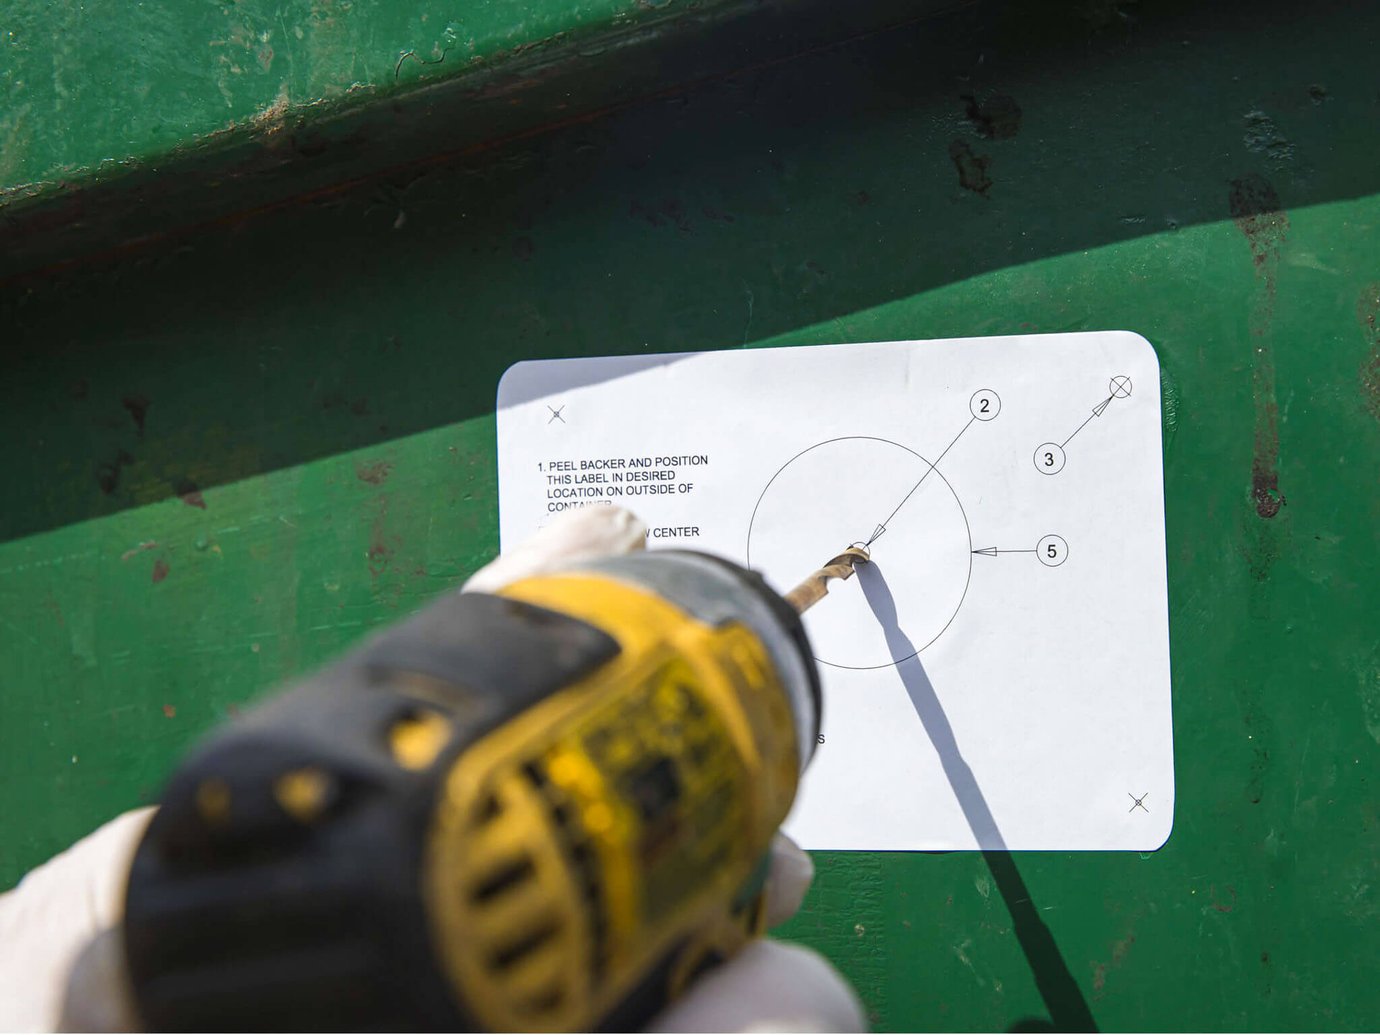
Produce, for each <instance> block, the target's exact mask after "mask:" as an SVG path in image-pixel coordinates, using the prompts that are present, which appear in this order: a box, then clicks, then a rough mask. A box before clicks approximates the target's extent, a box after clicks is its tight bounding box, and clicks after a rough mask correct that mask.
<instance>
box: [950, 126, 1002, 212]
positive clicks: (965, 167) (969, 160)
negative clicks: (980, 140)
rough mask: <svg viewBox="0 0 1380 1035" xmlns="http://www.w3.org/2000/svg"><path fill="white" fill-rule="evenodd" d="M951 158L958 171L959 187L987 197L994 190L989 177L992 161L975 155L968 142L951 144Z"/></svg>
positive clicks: (957, 141) (962, 141) (956, 141)
mask: <svg viewBox="0 0 1380 1035" xmlns="http://www.w3.org/2000/svg"><path fill="white" fill-rule="evenodd" d="M949 158H950V159H952V161H953V163H954V168H955V169H957V170H958V182H959V186H961V187H963V188H964V189H965V190H970V191H972V192H973V193H974V194H981V195H982V196H983V197H984V198H985V197H987V192H988V191H989V190H991V189H992V178H991V177H990V176H988V175H987V167H988V165H990V164H991V162H992V160H991V159H990V158H988V157H987V156H986V155H979V154H974V153H973V149H972V148H971V147H969V146H968V142H967V141H966V140H955V141H952V142H951V143H950V144H949Z"/></svg>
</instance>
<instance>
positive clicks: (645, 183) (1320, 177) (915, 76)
mask: <svg viewBox="0 0 1380 1035" xmlns="http://www.w3.org/2000/svg"><path fill="white" fill-rule="evenodd" d="M1189 6H1190V5H1183V6H1182V7H1179V8H1175V9H1164V8H1161V9H1158V10H1156V11H1149V10H1144V9H1142V8H1140V7H1136V6H1134V5H1130V4H1122V3H1114V2H1110V0H1109V2H1105V3H1102V2H1098V3H1080V4H1067V5H1065V4H1044V5H1036V6H1035V7H1033V8H1032V7H1028V8H1027V9H1026V10H1024V11H1022V12H1012V11H1009V10H1004V9H1002V8H1001V7H1000V5H993V6H986V5H981V6H977V7H974V8H971V9H965V10H963V11H959V12H957V13H954V14H950V15H947V16H944V17H942V18H938V19H926V20H921V21H917V22H914V23H911V24H905V25H901V26H897V27H894V28H891V29H888V30H886V31H881V32H876V33H871V34H867V35H864V36H860V37H857V38H853V39H850V40H847V41H844V42H841V43H839V44H838V45H835V46H831V47H824V48H816V49H813V50H811V51H809V52H807V53H802V54H799V55H798V56H797V57H795V58H793V59H790V60H778V59H775V58H774V59H773V60H771V61H769V62H765V63H763V62H757V63H752V62H747V61H743V62H739V64H740V65H741V68H742V70H741V71H739V72H737V73H735V74H731V75H723V76H717V77H713V78H710V79H708V80H705V81H701V82H697V83H695V84H694V85H692V86H689V87H686V88H684V89H678V90H668V91H665V92H664V93H661V94H659V95H656V96H652V97H649V98H648V99H646V100H644V101H642V102H640V103H637V104H628V105H623V106H620V107H618V108H616V109H614V110H611V111H608V112H605V113H602V114H600V115H599V116H598V117H592V118H588V119H582V120H578V121H576V122H573V123H571V124H569V125H563V126H555V127H551V128H549V129H547V130H545V131H543V132H541V133H530V134H528V133H524V134H522V135H520V136H519V137H516V138H512V139H506V140H495V142H494V143H493V144H492V146H489V147H487V148H486V149H484V150H482V151H476V152H469V153H467V154H465V155H462V156H455V157H453V158H451V159H448V160H445V161H437V162H431V163H427V164H422V165H420V166H408V167H407V168H404V169H394V170H391V171H387V172H384V173H380V174H378V175H373V176H370V177H368V178H365V179H364V180H362V181H361V182H357V183H352V184H349V185H346V186H344V187H342V188H341V189H339V190H333V191H316V192H313V193H312V194H311V195H310V196H307V197H303V198H301V199H300V200H298V201H296V202H294V203H291V204H280V205H276V206H275V207H274V208H272V209H271V210H270V211H265V212H261V213H246V214H244V215H242V216H239V217H237V218H235V219H232V220H224V221H220V222H217V223H215V224H213V225H209V226H204V227H202V228H201V229H199V230H198V231H197V232H195V233H186V234H174V235H169V236H164V237H159V238H157V239H155V240H153V241H150V242H147V243H145V244H143V245H141V246H138V247H128V248H125V249H124V250H121V251H118V252H108V253H104V254H99V255H95V256H90V257H85V258H83V257H82V256H80V255H73V256H68V257H66V258H65V259H64V261H63V263H62V264H61V265H60V266H54V265H52V264H47V265H44V264H43V263H40V265H44V270H46V271H39V272H35V271H33V270H30V271H29V272H25V269H26V263H25V262H18V263H17V264H14V263H12V264H11V266H10V268H11V269H12V270H13V271H14V272H12V273H11V275H10V276H9V277H8V279H5V280H3V281H0V353H2V354H3V357H4V360H3V361H4V379H3V382H2V383H0V392H3V396H0V398H3V400H4V405H3V407H0V441H3V442H5V443H6V447H5V458H4V464H5V471H6V484H7V485H8V486H9V490H8V491H7V493H6V499H5V503H4V506H3V507H2V508H0V537H3V540H4V541H3V543H0V671H3V672H4V673H5V675H6V680H5V686H4V688H3V692H0V830H3V832H4V836H3V838H0V880H3V881H6V882H9V881H12V880H14V879H16V878H17V877H18V876H19V875H20V874H21V873H22V872H23V870H24V869H25V868H26V867H28V866H30V865H32V864H34V863H36V862H38V861H40V860H41V859H43V858H44V857H45V856H46V855H48V854H50V853H52V852H54V851H56V850H58V849H60V848H61V847H63V846H64V845H66V844H67V843H69V842H70V841H71V840H73V839H74V838H76V837H78V836H80V835H81V834H82V833H84V832H86V831H87V830H89V829H90V828H91V827H92V826H94V825H95V824H97V823H98V822H100V821H101V820H102V819H104V818H106V817H108V816H109V815H110V814H111V813H112V812H114V811H115V810H117V809H120V808H125V807H128V806H132V805H135V804H137V803H139V802H140V801H143V800H148V799H150V798H151V797H152V796H154V795H155V794H156V792H157V787H158V785H159V781H160V780H161V779H162V777H163V776H164V775H165V774H166V772H167V769H168V766H169V765H170V763H171V761H172V759H173V758H174V757H175V756H176V754H177V752H179V751H180V750H182V749H183V748H184V747H185V746H186V745H187V744H188V743H189V741H190V740H191V739H192V738H193V737H195V736H196V735H197V734H198V733H200V732H201V731H203V730H205V729H207V728H208V727H209V726H210V725H212V724H213V723H214V722H216V721H217V720H218V719H220V718H221V717H223V716H224V715H226V714H228V713H229V712H231V711H232V709H234V708H238V707H240V706H241V705H243V704H244V703H245V702H246V701H248V700H249V699H251V698H252V697H253V696H254V695H255V694H257V693H259V692H261V691H262V690H264V689H266V688H268V687H269V686H270V685H271V684H272V683H273V682H274V681H276V680H278V679H280V678H284V677H287V676H289V675H291V674H292V673H295V672H298V671H300V670H302V669H303V668H304V667H306V666H309V665H312V664H314V663H316V662H319V661H321V660H323V659H324V658H326V657H328V656H329V655H330V654H331V653H333V652H334V651H336V650H338V649H339V648H341V647H342V646H344V645H345V644H347V643H350V642H353V641H354V640H355V639H356V638H357V637H358V636H359V635H360V634H361V633H362V632H363V630H365V629H366V628H368V627H370V626H373V625H375V624H377V623H380V622H384V621H388V620H390V619H391V618H394V617H396V616H398V615H401V614H403V613H406V612H408V611H410V610H412V609H414V608H416V607H419V606H421V605H422V604H423V603H424V602H425V601H426V600H427V599H429V598H430V597H431V596H433V595H434V594H435V593H438V592H441V591H443V590H445V589H447V588H449V587H452V586H454V585H456V584H457V583H458V582H459V581H460V580H461V579H462V578H463V577H464V575H465V574H466V573H468V572H469V571H471V570H473V569H474V567H476V566H477V565H478V564H479V563H481V561H482V560H483V558H484V557H485V556H486V555H487V554H488V553H489V552H490V551H491V550H492V549H493V548H494V546H495V543H496V499H495V476H494V438H493V434H494V433H493V421H492V407H493V389H494V386H495V384H496V382H497V378H498V376H499V374H500V373H501V372H502V370H503V369H504V368H505V367H506V366H507V365H508V364H509V363H510V362H512V361H513V360H515V359H518V358H530V357H541V356H557V355H593V354H604V353H636V352H642V351H674V350H678V349H696V348H735V347H743V346H757V345H769V344H780V343H786V342H789V343H808V342H823V341H860V340H876V339H885V338H917V337H919V338H923V337H940V336H954V335H969V334H988V333H991V334H1001V333H1016V332H1022V331H1031V330H1035V331H1046V330H1068V329H1082V328H1107V327H1125V328H1129V329H1133V330H1137V331H1140V332H1141V333H1143V334H1144V335H1145V336H1146V337H1147V338H1148V339H1149V340H1150V341H1151V342H1152V343H1153V344H1154V345H1155V347H1156V349H1157V351H1158V353H1159V356H1160V360H1161V363H1162V367H1163V370H1164V385H1163V389H1164V399H1165V406H1164V410H1165V413H1164V422H1165V430H1166V435H1165V480H1166V506H1167V522H1168V557H1169V573H1170V607H1171V612H1170V619H1171V642H1172V653H1173V665H1174V715H1175V736H1176V767H1177V783H1178V803H1177V815H1176V823H1175V829H1174V832H1173V834H1172V836H1171V837H1170V840H1169V842H1168V844H1167V845H1166V847H1165V848H1164V849H1162V850H1161V851H1159V852H1156V853H1153V854H1147V855H1136V854H1124V855H1122V854H1095V853H1088V854H1069V853H1048V854H1033V853H1022V854H1016V855H1014V856H1004V855H989V856H983V855H979V854H963V853H955V854H949V855H927V854H825V855H821V856H820V857H819V859H818V861H819V865H820V876H819V879H818V882H817V886H816V888H815V890H814V892H813V893H812V896H811V898H810V899H809V901H808V902H807V905H806V908H805V910H804V912H803V913H802V915H801V916H800V917H799V918H798V919H797V920H796V921H794V922H793V923H792V924H791V925H790V926H789V927H788V928H787V929H786V931H785V934H786V935H787V936H789V937H792V938H797V939H800V940H802V941H805V942H807V943H810V944H813V945H816V946H818V947H819V948H821V949H822V950H823V951H825V952H826V953H827V954H828V955H830V956H831V958H833V959H834V960H835V961H836V962H837V963H838V964H839V966H840V967H841V968H842V969H843V970H844V971H845V973H847V974H848V975H849V976H850V977H851V978H852V979H853V980H854V981H855V982H856V984H857V986H858V988H859V990H860V992H861V994H862V995H863V998H864V999H865V1001H866V1003H867V1005H868V1008H869V1011H870V1012H871V1015H872V1017H873V1019H874V1022H875V1023H876V1024H877V1025H878V1026H880V1027H883V1028H893V1029H900V1028H912V1027H917V1028H960V1029H968V1028H994V1027H996V1028H1006V1027H1010V1026H1013V1025H1017V1024H1024V1025H1025V1026H1027V1027H1029V1026H1031V1025H1034V1024H1036V1023H1038V1022H1040V1021H1041V1020H1042V1019H1049V1018H1053V1020H1054V1022H1055V1023H1056V1024H1057V1025H1063V1026H1067V1025H1072V1024H1076V1023H1078V1022H1079V1021H1080V1020H1081V1019H1082V1018H1083V1017H1085V1016H1086V1015H1087V1014H1090V1015H1091V1017H1092V1018H1093V1020H1094V1021H1095V1022H1096V1023H1097V1024H1098V1025H1099V1026H1101V1027H1103V1028H1144V1029H1179V1028H1194V1027H1205V1028H1228V1029H1236V1028H1247V1027H1249V1028H1263V1029H1286V1028H1311V1027H1324V1028H1340V1029H1360V1028H1369V1027H1374V1026H1375V1025H1376V1023H1377V1022H1378V1021H1380V986H1377V984H1376V982H1375V981H1374V980H1373V977H1372V972H1373V970H1374V963H1375V960H1376V958H1377V949H1378V948H1380V933H1377V931H1380V928H1378V927H1377V917H1380V888H1378V884H1380V882H1377V881H1376V859H1377V858H1380V798H1377V795H1376V791H1375V788H1374V787H1373V786H1371V781H1372V780H1374V779H1375V777H1374V773H1375V770H1376V762H1377V759H1378V758H1380V637H1377V632H1376V630H1377V624H1376V621H1375V614H1376V612H1377V605H1380V591H1377V588H1376V587H1377V585H1378V584H1380V549H1378V548H1380V532H1377V529H1380V492H1378V491H1377V478H1376V470H1377V460H1378V459H1380V329H1377V326H1376V318H1377V313H1380V268H1378V267H1377V258H1376V256H1377V252H1376V247H1375V245H1376V241H1377V228H1378V227H1380V166H1377V165H1376V163H1375V161H1374V157H1375V144H1374V141H1375V140H1376V139H1377V130H1380V104H1378V103H1377V96H1380V84H1378V83H1377V81H1376V78H1375V73H1374V70H1373V67H1374V66H1373V60H1372V55H1373V53H1374V52H1375V48H1376V45H1377V43H1378V42H1380V12H1373V11H1362V12H1358V11H1356V10H1352V9H1351V5H1348V4H1341V3H1327V2H1322V3H1316V4H1313V5H1310V7H1309V8H1308V10H1307V11H1306V12H1304V13H1300V12H1299V11H1297V10H1295V9H1294V5H1291V4H1286V3H1282V2H1261V3H1254V4H1250V5H1246V4H1241V5H1214V6H1213V7H1212V8H1211V9H1208V10H1199V11H1194V10H1190V9H1188V8H1189ZM805 9H806V10H807V11H808V8H805ZM772 17H773V18H775V17H776V15H775V14H773V15H772ZM754 24H756V23H754V22H753V21H752V19H751V18H748V19H746V20H745V21H743V22H742V23H740V24H739V25H737V27H736V28H735V29H734V32H735V33H748V32H749V31H750V30H751V29H752V27H753V25H754ZM772 24H776V23H775V22H772ZM759 28H760V25H759ZM741 53H742V54H745V55H747V54H750V53H751V48H747V49H745V50H744V51H742V52H741ZM687 60H688V59H687ZM275 64H276V58H275ZM25 247H26V248H27V247H29V245H27V244H26V245H25ZM25 254H26V255H33V254H37V253H36V252H26V253H25ZM48 258H51V256H49V257H48ZM44 263H47V258H45V259H44ZM903 790H904V789H898V793H903Z"/></svg>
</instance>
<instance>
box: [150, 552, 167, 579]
mask: <svg viewBox="0 0 1380 1035" xmlns="http://www.w3.org/2000/svg"><path fill="white" fill-rule="evenodd" d="M167 577H168V562H167V561H165V560H163V558H161V557H160V558H158V560H156V561H154V562H153V581H154V582H162V581H163V580H164V579H166V578H167Z"/></svg>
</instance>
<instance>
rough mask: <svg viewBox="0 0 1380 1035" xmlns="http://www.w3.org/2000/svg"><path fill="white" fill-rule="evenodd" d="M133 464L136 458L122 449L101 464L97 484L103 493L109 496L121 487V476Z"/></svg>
mask: <svg viewBox="0 0 1380 1035" xmlns="http://www.w3.org/2000/svg"><path fill="white" fill-rule="evenodd" d="M132 463H134V457H132V456H130V455H129V454H128V453H126V452H125V451H124V450H123V449H121V450H118V451H117V452H116V453H115V455H114V456H113V457H111V458H110V459H109V460H106V461H104V462H103V463H101V464H99V465H98V466H97V467H96V484H97V485H99V486H100V488H101V492H103V493H105V494H106V495H107V496H110V495H112V494H113V493H114V492H115V490H116V489H118V488H119V487H120V475H121V474H122V473H123V471H124V469H125V468H126V467H128V466H129V465H130V464H132Z"/></svg>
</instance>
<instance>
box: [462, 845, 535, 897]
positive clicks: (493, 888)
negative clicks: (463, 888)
mask: <svg viewBox="0 0 1380 1035" xmlns="http://www.w3.org/2000/svg"><path fill="white" fill-rule="evenodd" d="M536 872H537V870H536V867H535V866H534V865H533V864H532V859H531V857H530V856H527V855H524V856H520V857H518V858H517V859H514V860H512V861H511V862H509V863H507V864H505V865H503V866H501V867H499V869H497V870H496V871H494V872H493V873H491V874H489V876H487V877H485V878H484V879H483V880H482V881H480V882H479V884H477V885H476V886H475V889H474V891H473V892H471V893H470V897H471V898H473V899H474V901H475V902H478V903H480V904H483V903H486V902H489V901H490V900H492V899H494V898H496V897H497V896H499V895H501V894H502V893H503V892H505V891H508V890H509V889H511V888H514V887H516V886H517V885H519V884H524V883H526V882H527V881H529V880H531V879H532V877H533V876H535V875H536Z"/></svg>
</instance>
